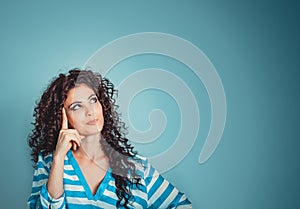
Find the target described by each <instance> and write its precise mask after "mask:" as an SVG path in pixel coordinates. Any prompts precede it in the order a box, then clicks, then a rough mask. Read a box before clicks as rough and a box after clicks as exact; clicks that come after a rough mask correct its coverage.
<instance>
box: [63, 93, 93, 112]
mask: <svg viewBox="0 0 300 209" xmlns="http://www.w3.org/2000/svg"><path fill="white" fill-rule="evenodd" d="M93 96H96V94H91V95H90V96H89V97H88V98H87V100H89V99H90V98H91V97H93ZM77 103H79V104H80V103H82V102H80V101H75V102H72V103H71V104H70V105H69V106H68V109H70V108H71V106H72V105H73V104H77Z"/></svg>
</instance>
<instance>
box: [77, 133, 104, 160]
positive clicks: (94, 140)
mask: <svg viewBox="0 0 300 209" xmlns="http://www.w3.org/2000/svg"><path fill="white" fill-rule="evenodd" d="M100 140H102V137H101V134H97V135H90V136H86V137H85V138H83V139H82V142H81V146H80V148H81V150H82V151H83V152H84V154H86V155H87V157H88V158H90V159H92V160H93V159H96V158H99V157H102V156H104V155H105V154H104V152H103V150H102V146H101V144H100Z"/></svg>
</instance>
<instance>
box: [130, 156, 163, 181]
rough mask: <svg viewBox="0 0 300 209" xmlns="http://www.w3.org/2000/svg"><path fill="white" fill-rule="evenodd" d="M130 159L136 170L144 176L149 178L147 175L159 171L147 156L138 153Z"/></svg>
mask: <svg viewBox="0 0 300 209" xmlns="http://www.w3.org/2000/svg"><path fill="white" fill-rule="evenodd" d="M129 161H131V162H133V163H134V164H135V169H136V172H137V173H138V174H139V175H140V176H141V177H142V178H147V176H149V174H151V173H157V171H156V169H155V168H154V167H153V166H152V165H151V163H150V162H149V159H148V158H147V157H144V156H142V155H139V154H136V155H135V156H134V157H133V158H130V160H129Z"/></svg>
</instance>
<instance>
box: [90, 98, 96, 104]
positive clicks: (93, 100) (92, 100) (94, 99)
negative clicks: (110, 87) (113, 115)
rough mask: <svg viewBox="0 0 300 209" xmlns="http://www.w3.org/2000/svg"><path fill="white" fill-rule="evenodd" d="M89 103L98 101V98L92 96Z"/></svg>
mask: <svg viewBox="0 0 300 209" xmlns="http://www.w3.org/2000/svg"><path fill="white" fill-rule="evenodd" d="M90 101H91V103H97V102H98V98H97V97H92V98H91V99H90Z"/></svg>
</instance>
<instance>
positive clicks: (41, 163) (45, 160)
mask: <svg viewBox="0 0 300 209" xmlns="http://www.w3.org/2000/svg"><path fill="white" fill-rule="evenodd" d="M52 156H53V155H52V154H45V153H43V152H40V153H39V155H38V161H37V163H36V166H37V167H46V168H50V167H51V164H52V160H53V157H52Z"/></svg>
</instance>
